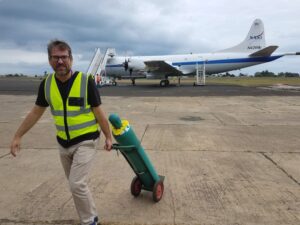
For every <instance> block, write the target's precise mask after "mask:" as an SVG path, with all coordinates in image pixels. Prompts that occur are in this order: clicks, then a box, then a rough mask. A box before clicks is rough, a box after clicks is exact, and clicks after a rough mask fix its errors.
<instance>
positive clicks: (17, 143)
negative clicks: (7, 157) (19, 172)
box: [10, 137, 21, 157]
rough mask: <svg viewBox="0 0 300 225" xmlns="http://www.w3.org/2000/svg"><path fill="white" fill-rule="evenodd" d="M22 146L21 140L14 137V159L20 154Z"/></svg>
mask: <svg viewBox="0 0 300 225" xmlns="http://www.w3.org/2000/svg"><path fill="white" fill-rule="evenodd" d="M20 144H21V138H17V137H14V139H13V140H12V142H11V144H10V154H12V155H13V156H14V157H16V156H17V153H19V152H20Z"/></svg>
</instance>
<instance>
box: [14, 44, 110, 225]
mask: <svg viewBox="0 0 300 225" xmlns="http://www.w3.org/2000/svg"><path fill="white" fill-rule="evenodd" d="M48 59H49V64H50V65H51V67H52V68H53V70H54V73H53V74H50V75H48V76H47V77H46V79H44V80H43V81H42V82H41V84H40V87H39V92H38V96H37V99H36V102H35V106H34V107H33V108H32V110H31V112H29V114H28V115H27V117H26V118H25V119H24V121H23V123H22V124H21V125H20V127H19V129H18V130H17V132H16V134H15V136H14V138H13V140H12V143H11V146H10V152H11V154H12V155H13V156H14V157H15V156H16V155H17V153H18V152H19V151H20V144H21V138H22V136H23V135H24V134H25V133H26V132H27V131H28V130H30V128H32V127H33V125H34V124H35V123H36V122H37V121H38V120H39V119H40V118H41V116H42V115H43V113H44V112H45V110H46V108H47V107H48V106H50V108H51V113H52V116H53V118H54V122H55V126H56V129H57V141H58V143H59V145H58V146H59V150H60V159H61V163H62V166H63V168H64V171H65V174H66V177H67V179H68V181H69V185H70V190H71V192H72V196H73V200H74V203H75V207H76V210H77V212H78V215H79V217H80V220H81V224H83V225H96V224H97V222H98V217H97V212H96V207H95V203H94V200H93V198H92V195H91V193H90V191H89V189H88V186H87V180H88V179H87V176H88V173H89V170H90V168H91V165H92V161H93V159H94V157H95V153H96V147H95V146H96V145H95V144H96V142H97V141H98V139H99V136H100V132H99V129H98V128H99V125H100V128H101V130H102V131H103V133H104V136H105V146H104V148H105V149H106V150H108V151H109V150H111V147H112V136H111V133H110V129H109V124H108V121H107V119H106V117H105V114H104V112H103V111H102V109H101V107H100V104H101V100H100V96H99V93H98V90H97V88H96V86H95V82H94V79H93V78H92V77H90V76H87V75H85V74H83V73H82V72H73V71H72V69H71V68H72V63H73V56H72V50H71V48H70V46H69V45H68V44H67V43H66V42H64V41H60V40H54V41H51V42H50V43H49V44H48Z"/></svg>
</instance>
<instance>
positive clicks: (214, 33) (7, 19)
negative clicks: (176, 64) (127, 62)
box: [0, 0, 300, 75]
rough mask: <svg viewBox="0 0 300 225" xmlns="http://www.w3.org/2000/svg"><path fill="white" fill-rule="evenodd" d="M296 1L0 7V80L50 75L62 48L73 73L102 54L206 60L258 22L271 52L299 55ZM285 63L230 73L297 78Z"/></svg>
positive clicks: (34, 1)
mask: <svg viewBox="0 0 300 225" xmlns="http://www.w3.org/2000/svg"><path fill="white" fill-rule="evenodd" d="M299 9H300V1H299V0H260V1H243V0H210V1H199V0H149V1H146V0H82V1H79V0H0V74H8V73H13V74H14V73H22V74H28V75H43V74H44V72H45V71H47V72H51V67H50V66H49V65H48V58H47V44H48V43H49V41H50V40H53V39H62V40H65V41H67V42H68V43H69V44H70V45H71V47H72V50H73V57H74V64H73V69H74V70H81V71H83V72H86V70H87V68H88V66H89V63H90V61H91V59H92V57H93V54H94V52H95V48H97V47H99V48H100V49H101V50H102V51H103V52H104V51H105V49H106V48H108V47H110V48H115V49H116V52H117V54H120V55H126V56H133V55H166V54H185V53H191V52H193V53H208V52H214V51H217V50H221V49H225V48H228V47H231V46H234V45H236V44H238V43H240V42H241V41H243V40H244V38H245V37H246V35H247V33H248V31H249V29H250V26H251V24H252V22H253V21H254V20H255V19H256V18H260V19H261V20H262V21H263V23H264V27H265V34H266V42H267V45H278V46H279V48H278V49H277V50H276V52H275V53H277V52H278V53H287V52H297V51H300V14H299ZM299 62H300V56H285V57H282V58H280V59H278V60H275V61H273V62H270V63H266V64H262V65H258V66H254V67H249V68H245V69H242V70H240V71H236V72H235V73H240V72H241V73H246V74H249V75H251V74H253V73H255V72H257V71H262V70H269V71H271V72H274V73H278V72H296V73H300V63H299Z"/></svg>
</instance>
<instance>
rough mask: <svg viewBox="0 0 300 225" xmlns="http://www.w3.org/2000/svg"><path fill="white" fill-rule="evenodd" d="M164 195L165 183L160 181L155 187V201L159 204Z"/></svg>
mask: <svg viewBox="0 0 300 225" xmlns="http://www.w3.org/2000/svg"><path fill="white" fill-rule="evenodd" d="M163 193H164V183H163V182H162V181H161V180H160V181H158V182H156V183H155V184H154V187H153V201H155V202H159V201H160V199H161V198H162V196H163Z"/></svg>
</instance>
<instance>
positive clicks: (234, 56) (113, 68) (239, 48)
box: [99, 19, 300, 86]
mask: <svg viewBox="0 0 300 225" xmlns="http://www.w3.org/2000/svg"><path fill="white" fill-rule="evenodd" d="M277 48H278V46H276V45H270V46H267V47H266V41H265V31H264V25H263V22H262V20H261V19H255V20H254V22H253V23H252V26H251V28H250V30H249V32H248V34H247V36H246V38H245V39H244V40H243V41H242V42H241V43H240V44H238V45H236V46H233V47H231V48H227V49H223V50H220V51H216V52H212V53H203V54H193V53H191V54H182V55H161V56H130V57H128V56H118V55H117V54H116V52H115V49H111V48H109V49H107V51H106V53H105V55H104V56H102V59H101V60H102V70H105V75H106V76H107V77H109V78H112V80H113V85H117V82H116V79H131V81H132V84H133V85H135V79H139V78H147V79H160V80H161V81H160V86H168V85H169V83H170V82H169V77H173V76H175V77H178V79H179V82H180V78H181V77H183V76H196V78H197V82H195V83H194V85H196V84H199V79H202V81H203V79H204V83H205V76H206V75H211V74H217V73H223V72H228V71H232V70H238V69H241V68H245V67H249V66H254V65H258V64H262V63H266V62H271V61H273V60H276V59H278V58H281V57H283V56H285V55H300V52H294V53H283V54H276V55H275V54H273V55H272V53H273V52H274V51H275V50H276V49H277ZM99 52H100V50H99ZM199 74H201V76H202V77H200V78H199Z"/></svg>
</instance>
